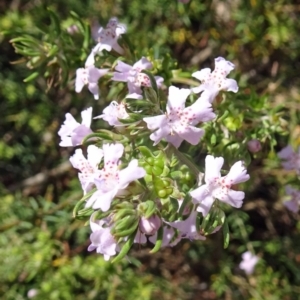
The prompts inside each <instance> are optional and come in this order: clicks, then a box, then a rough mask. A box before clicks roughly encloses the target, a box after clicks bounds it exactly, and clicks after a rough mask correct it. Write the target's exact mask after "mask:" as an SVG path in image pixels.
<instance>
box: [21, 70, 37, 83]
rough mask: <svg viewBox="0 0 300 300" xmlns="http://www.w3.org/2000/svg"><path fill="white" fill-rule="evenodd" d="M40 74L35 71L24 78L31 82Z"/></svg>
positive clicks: (25, 80)
mask: <svg viewBox="0 0 300 300" xmlns="http://www.w3.org/2000/svg"><path fill="white" fill-rule="evenodd" d="M39 75H40V73H39V72H34V73H32V74H31V75H29V76H28V77H26V78H25V79H23V81H24V82H30V81H32V80H34V79H35V78H37V77H38V76H39Z"/></svg>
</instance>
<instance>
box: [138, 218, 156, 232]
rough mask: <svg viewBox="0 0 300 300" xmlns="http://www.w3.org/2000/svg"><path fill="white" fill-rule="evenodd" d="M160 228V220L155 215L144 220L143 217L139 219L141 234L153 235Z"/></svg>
mask: <svg viewBox="0 0 300 300" xmlns="http://www.w3.org/2000/svg"><path fill="white" fill-rule="evenodd" d="M160 226H161V219H160V218H159V217H158V216H157V215H155V216H152V217H150V218H149V219H146V218H145V217H141V219H140V223H139V227H140V230H141V232H143V233H145V234H147V235H153V234H155V232H156V231H157V230H158V229H159V228H160Z"/></svg>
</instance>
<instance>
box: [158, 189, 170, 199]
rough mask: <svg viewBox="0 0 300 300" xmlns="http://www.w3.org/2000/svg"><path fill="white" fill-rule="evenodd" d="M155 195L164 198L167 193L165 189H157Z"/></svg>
mask: <svg viewBox="0 0 300 300" xmlns="http://www.w3.org/2000/svg"><path fill="white" fill-rule="evenodd" d="M157 195H158V197H159V198H166V196H167V195H168V193H167V192H166V190H160V191H158V193H157Z"/></svg>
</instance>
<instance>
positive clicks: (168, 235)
mask: <svg viewBox="0 0 300 300" xmlns="http://www.w3.org/2000/svg"><path fill="white" fill-rule="evenodd" d="M163 231H164V232H163V238H162V244H161V247H162V248H163V247H168V246H170V247H173V246H175V245H177V244H178V243H179V242H180V240H181V237H178V238H177V237H175V230H174V229H173V228H171V227H168V226H164V228H163ZM156 240H157V232H156V233H155V234H154V235H151V236H150V237H149V241H150V242H151V243H152V244H155V243H156Z"/></svg>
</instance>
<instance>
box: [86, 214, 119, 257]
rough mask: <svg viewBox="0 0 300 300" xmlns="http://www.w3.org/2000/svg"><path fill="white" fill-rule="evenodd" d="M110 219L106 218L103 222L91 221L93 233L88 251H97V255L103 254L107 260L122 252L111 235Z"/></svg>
mask: <svg viewBox="0 0 300 300" xmlns="http://www.w3.org/2000/svg"><path fill="white" fill-rule="evenodd" d="M109 224H110V219H109V218H106V219H103V220H101V221H95V222H94V221H93V220H92V217H91V220H90V226H91V229H92V233H91V236H90V240H91V245H90V246H89V247H88V251H94V250H96V252H97V253H100V254H103V256H104V259H105V260H109V259H110V257H111V256H114V255H116V253H117V252H119V251H120V247H119V245H118V244H117V242H116V240H115V238H114V237H113V236H112V234H111V233H110V230H111V226H110V225H109Z"/></svg>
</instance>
